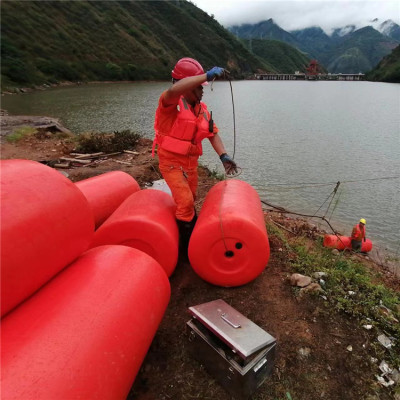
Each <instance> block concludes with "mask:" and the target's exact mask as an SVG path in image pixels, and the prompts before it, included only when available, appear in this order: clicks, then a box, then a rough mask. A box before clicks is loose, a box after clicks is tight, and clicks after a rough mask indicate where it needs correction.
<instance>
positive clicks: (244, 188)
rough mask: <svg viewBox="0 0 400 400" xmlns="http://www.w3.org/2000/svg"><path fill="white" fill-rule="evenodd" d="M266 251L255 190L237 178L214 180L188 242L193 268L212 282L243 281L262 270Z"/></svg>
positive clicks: (236, 284) (266, 260)
mask: <svg viewBox="0 0 400 400" xmlns="http://www.w3.org/2000/svg"><path fill="white" fill-rule="evenodd" d="M269 254H270V249H269V241H268V234H267V230H266V227H265V221H264V215H263V212H262V207H261V202H260V198H259V196H258V193H257V192H256V190H255V189H254V188H253V187H252V186H250V185H249V184H248V183H246V182H243V181H240V180H229V181H227V180H226V181H222V182H220V183H218V184H216V185H215V186H214V187H213V188H212V189H211V190H210V192H209V193H208V194H207V196H206V199H205V202H204V205H203V208H202V210H201V213H200V215H199V219H198V221H197V223H196V226H195V228H194V231H193V233H192V236H191V239H190V243H189V260H190V263H191V265H192V267H193V269H194V270H195V272H196V273H197V274H198V275H199V276H200V277H201V278H202V279H204V280H205V281H207V282H209V283H212V284H214V285H218V286H227V287H228V286H239V285H244V284H245V283H248V282H250V281H252V280H253V279H255V278H256V277H257V276H258V275H260V274H261V272H262V271H263V270H264V268H265V267H266V265H267V263H268V259H269Z"/></svg>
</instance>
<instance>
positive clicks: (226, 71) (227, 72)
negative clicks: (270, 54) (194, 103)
mask: <svg viewBox="0 0 400 400" xmlns="http://www.w3.org/2000/svg"><path fill="white" fill-rule="evenodd" d="M224 77H225V79H226V80H227V81H228V82H229V86H230V89H231V99H232V117H233V154H232V160H235V154H236V113H235V101H234V99H233V87H232V79H231V77H230V72H229V71H228V70H226V69H224ZM215 79H216V78H214V79H213V80H212V81H211V91H213V84H214V81H215ZM236 168H237V170H238V172H236V173H234V174H231V175H226V174H225V176H226V178H236V177H238V176H239V175H240V174H241V173H242V168H240V167H238V166H236Z"/></svg>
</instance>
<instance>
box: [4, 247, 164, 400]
mask: <svg viewBox="0 0 400 400" xmlns="http://www.w3.org/2000/svg"><path fill="white" fill-rule="evenodd" d="M169 297H170V285H169V281H168V278H167V277H166V275H165V272H164V271H163V269H162V268H161V267H160V265H159V264H158V263H157V262H156V261H155V260H154V259H152V258H151V257H149V256H148V255H147V254H144V253H143V252H141V251H139V250H136V249H131V248H128V247H125V246H104V247H99V248H96V249H92V250H89V251H87V252H86V253H84V254H83V255H82V256H81V257H79V258H78V259H77V260H76V261H75V262H74V263H73V264H71V265H70V266H68V268H66V269H65V270H63V271H62V272H61V273H60V274H59V275H57V276H56V277H55V278H54V279H53V280H52V281H50V282H49V283H47V284H46V285H45V286H44V287H43V288H42V289H41V290H39V291H38V292H37V293H35V294H34V295H33V296H32V297H31V298H29V299H28V300H27V301H26V302H24V303H23V304H21V305H20V306H19V307H18V308H16V309H15V310H14V311H13V312H11V313H9V314H8V315H7V316H6V317H5V318H3V319H2V323H1V335H2V355H1V366H2V383H1V384H2V387H1V390H2V398H4V399H16V400H20V399H41V400H46V399H47V400H54V399H68V400H72V399H104V400H106V399H110V400H111V399H121V400H124V399H126V397H127V395H128V393H129V390H130V388H131V386H132V383H133V381H134V379H135V376H136V374H137V372H138V370H139V368H140V366H141V364H142V362H143V359H144V357H145V355H146V353H147V351H148V349H149V347H150V344H151V342H152V340H153V337H154V335H155V333H156V331H157V329H158V326H159V324H160V322H161V320H162V317H163V315H164V312H165V310H166V307H167V304H168V301H169Z"/></svg>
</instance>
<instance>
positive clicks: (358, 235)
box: [351, 224, 365, 242]
mask: <svg viewBox="0 0 400 400" xmlns="http://www.w3.org/2000/svg"><path fill="white" fill-rule="evenodd" d="M364 238H365V226H363V227H362V228H361V227H360V224H357V225H355V226H354V228H353V231H352V232H351V239H352V240H356V241H358V242H361V241H362V240H363V239H364Z"/></svg>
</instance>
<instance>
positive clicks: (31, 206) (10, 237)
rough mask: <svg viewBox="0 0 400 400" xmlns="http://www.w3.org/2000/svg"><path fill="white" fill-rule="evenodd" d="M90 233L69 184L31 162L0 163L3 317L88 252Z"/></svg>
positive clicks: (81, 201) (81, 202) (86, 214)
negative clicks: (83, 253)
mask: <svg viewBox="0 0 400 400" xmlns="http://www.w3.org/2000/svg"><path fill="white" fill-rule="evenodd" d="M93 233H94V224H93V218H92V216H91V211H90V208H89V204H88V202H87V200H86V198H85V197H84V196H83V194H82V193H81V191H80V190H79V189H78V188H77V187H76V186H75V184H74V183H72V182H71V181H70V180H69V179H67V178H66V177H65V176H63V175H62V174H60V173H59V172H58V171H56V170H54V169H52V168H50V167H47V166H45V165H43V164H40V163H38V162H35V161H28V160H4V161H1V236H2V240H1V315H4V314H6V313H7V312H8V311H10V310H11V309H12V308H14V307H15V306H17V305H18V304H19V303H21V302H22V301H23V300H25V299H26V298H27V297H29V296H30V295H31V294H32V293H34V292H35V291H36V290H37V289H39V288H40V287H41V286H42V285H43V284H45V283H46V282H47V281H49V280H50V279H51V278H52V277H53V276H54V275H56V274H57V273H58V272H59V271H61V270H62V269H63V268H64V267H65V266H67V265H68V264H69V263H71V262H72V261H73V260H74V259H75V258H77V257H78V256H79V255H80V254H81V253H82V252H84V251H85V250H87V248H88V247H89V244H90V242H91V241H92V237H93Z"/></svg>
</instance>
